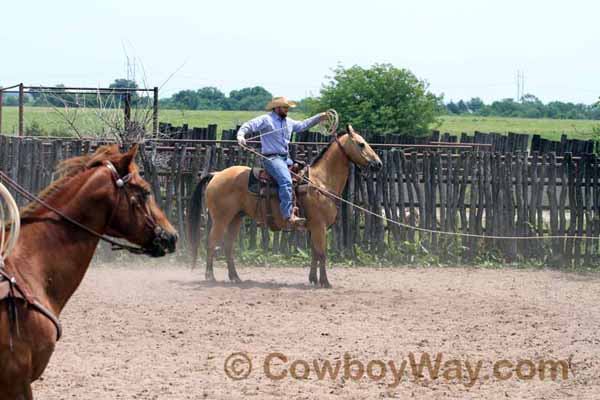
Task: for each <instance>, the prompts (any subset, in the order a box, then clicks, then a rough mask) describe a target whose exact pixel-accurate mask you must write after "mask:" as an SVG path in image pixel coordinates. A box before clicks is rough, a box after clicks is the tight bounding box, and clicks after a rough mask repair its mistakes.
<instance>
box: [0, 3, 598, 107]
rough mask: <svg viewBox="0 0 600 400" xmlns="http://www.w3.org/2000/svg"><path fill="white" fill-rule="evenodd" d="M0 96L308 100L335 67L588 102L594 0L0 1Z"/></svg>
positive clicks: (472, 92) (471, 90) (466, 93)
mask: <svg viewBox="0 0 600 400" xmlns="http://www.w3.org/2000/svg"><path fill="white" fill-rule="evenodd" d="M0 17H1V20H2V22H1V23H0V85H3V86H8V85H12V84H14V83H18V82H24V83H26V84H29V85H53V84H57V83H64V84H66V85H91V86H107V85H108V84H110V83H111V82H112V81H113V80H114V79H115V78H117V77H126V75H127V68H126V65H127V61H126V58H127V57H126V56H129V58H130V59H132V60H133V59H135V60H137V64H138V67H137V69H136V78H137V80H138V81H140V80H141V79H142V78H143V76H144V73H143V71H142V69H141V67H140V64H141V65H143V68H144V70H145V77H146V81H147V85H148V86H155V85H156V86H161V85H162V84H163V83H164V82H165V81H167V79H168V78H169V76H170V75H171V74H173V73H174V75H173V77H172V78H171V79H170V80H169V81H168V82H167V83H166V84H165V85H164V87H163V89H162V90H161V95H162V96H165V95H170V94H172V93H173V92H175V91H178V90H181V89H197V88H200V87H203V86H216V87H218V88H220V89H221V90H223V91H224V92H226V93H228V92H229V91H230V90H232V89H240V88H242V87H247V86H255V85H262V86H264V87H265V88H266V89H267V90H269V91H270V92H272V93H273V94H274V95H286V96H288V97H291V98H295V99H299V98H302V97H305V96H307V95H310V94H318V92H319V89H320V87H321V84H322V83H323V82H324V81H325V77H326V76H327V75H328V74H330V72H331V68H333V67H335V66H336V65H337V64H338V63H341V64H342V65H343V66H346V67H349V66H352V65H354V64H357V65H360V66H363V67H368V66H370V65H372V64H373V63H384V62H385V63H392V64H393V65H395V66H396V67H402V68H408V69H410V70H411V71H412V72H413V73H414V74H415V75H416V76H417V77H418V78H420V79H424V80H426V81H428V82H429V83H430V90H431V91H432V92H434V93H436V94H441V93H444V95H445V100H446V101H449V100H458V99H460V98H464V99H468V98H471V97H475V96H479V97H481V98H482V99H483V100H484V101H486V102H489V101H491V100H496V99H502V98H506V97H515V96H516V94H517V85H516V74H517V71H518V70H521V71H523V72H524V75H525V93H533V94H535V95H537V96H538V97H539V98H540V99H542V100H543V101H550V100H563V101H573V102H583V103H592V102H594V101H595V100H596V99H597V98H598V96H600V28H599V24H598V18H600V2H598V1H582V0H571V1H566V0H562V1H554V0H546V1H537V0H535V1H524V0H502V1H485V0H477V1H475V0H473V1H471V0H455V1H431V0H420V1H400V0H397V1H391V0H389V1H383V0H368V1H360V2H357V1H347V0H346V1H337V0H335V1H331V0H329V1H326V0H321V1H313V0H304V1H294V2H286V1H262V0H261V1H259V0H254V1H230V0H213V1H206V2H204V1H180V0H170V1H164V0H163V1H151V0H145V1H126V0H118V1H117V0H103V1H83V0H78V1H70V0H54V1H27V0H21V1H8V0H0Z"/></svg>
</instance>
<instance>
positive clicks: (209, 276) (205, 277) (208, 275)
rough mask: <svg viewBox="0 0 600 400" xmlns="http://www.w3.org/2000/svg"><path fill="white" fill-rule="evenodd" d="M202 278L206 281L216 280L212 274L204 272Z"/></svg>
mask: <svg viewBox="0 0 600 400" xmlns="http://www.w3.org/2000/svg"><path fill="white" fill-rule="evenodd" d="M204 279H205V280H206V281H208V282H216V281H217V280H216V279H215V276H214V274H206V275H205V276H204Z"/></svg>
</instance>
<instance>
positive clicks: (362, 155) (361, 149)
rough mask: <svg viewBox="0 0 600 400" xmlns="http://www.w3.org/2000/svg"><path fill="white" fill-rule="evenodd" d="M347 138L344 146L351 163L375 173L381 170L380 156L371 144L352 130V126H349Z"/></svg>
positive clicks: (343, 143)
mask: <svg viewBox="0 0 600 400" xmlns="http://www.w3.org/2000/svg"><path fill="white" fill-rule="evenodd" d="M345 137H346V139H345V140H343V142H342V145H343V146H344V151H345V152H346V154H347V155H348V158H349V159H350V161H352V162H353V163H354V164H356V165H358V166H359V167H361V168H368V169H370V170H371V171H373V172H377V171H379V170H380V169H381V167H382V166H383V163H382V162H381V160H380V159H379V156H378V155H377V153H375V151H374V150H373V148H371V146H370V145H369V143H367V141H366V140H365V139H364V138H363V137H362V136H360V134H359V133H358V132H356V131H355V130H354V129H352V125H348V126H347V134H346V135H345Z"/></svg>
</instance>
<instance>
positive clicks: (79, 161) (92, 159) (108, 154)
mask: <svg viewBox="0 0 600 400" xmlns="http://www.w3.org/2000/svg"><path fill="white" fill-rule="evenodd" d="M118 154H120V153H119V147H118V146H117V145H104V146H100V147H98V149H97V150H96V151H95V152H94V153H93V154H87V155H84V156H79V157H73V158H69V159H67V160H64V161H61V162H60V163H59V164H58V166H57V167H56V170H55V173H56V174H57V175H58V176H59V178H58V179H57V180H55V181H54V182H52V183H51V184H50V185H48V186H47V187H46V188H45V189H44V190H42V191H41V192H40V194H38V196H37V197H38V198H39V199H40V200H43V201H46V200H49V199H50V198H51V197H52V196H53V195H54V194H56V193H58V192H59V191H60V189H62V188H63V186H64V185H65V184H66V183H67V182H69V181H70V180H71V179H72V178H74V177H75V176H77V175H79V173H81V172H83V171H85V170H87V169H90V168H93V167H96V166H98V165H100V164H102V162H103V161H105V160H109V159H112V158H114V156H115V155H118ZM40 208H41V206H40V205H39V204H38V203H37V202H35V201H32V202H30V203H29V204H27V205H26V206H25V207H23V208H22V209H21V211H20V214H21V219H24V218H27V217H33V216H34V215H35V214H36V212H37V211H39V209H40Z"/></svg>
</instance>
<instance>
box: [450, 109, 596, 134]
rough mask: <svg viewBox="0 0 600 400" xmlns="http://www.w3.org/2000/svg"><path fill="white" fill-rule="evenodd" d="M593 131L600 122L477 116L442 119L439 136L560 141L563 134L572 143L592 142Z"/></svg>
mask: <svg viewBox="0 0 600 400" xmlns="http://www.w3.org/2000/svg"><path fill="white" fill-rule="evenodd" d="M594 128H595V129H599V128H600V121H594V120H579V119H549V118H501V117H478V116H474V115H471V116H444V117H442V125H441V127H440V128H439V130H440V132H448V133H451V134H453V135H460V134H461V133H463V132H466V133H467V134H473V133H474V132H475V131H479V132H486V133H490V132H496V133H502V134H506V133H508V132H515V133H526V134H530V135H533V134H539V135H541V136H542V137H543V138H545V139H551V140H560V136H561V135H562V134H563V133H565V134H567V135H568V136H569V138H571V139H583V140H586V139H592V138H593V136H594Z"/></svg>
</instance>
